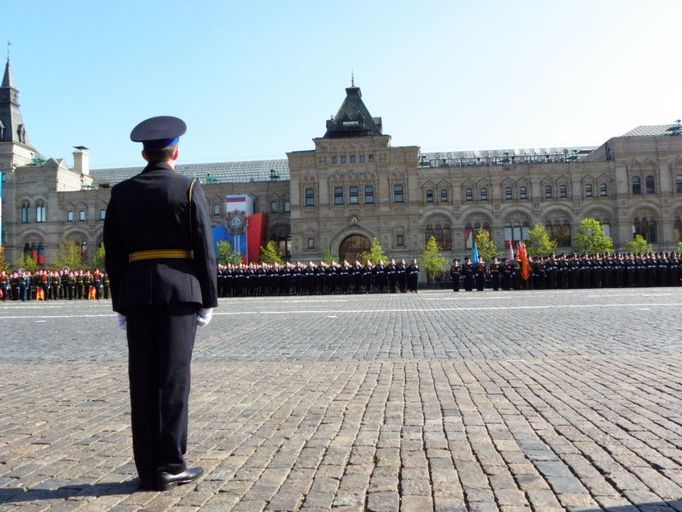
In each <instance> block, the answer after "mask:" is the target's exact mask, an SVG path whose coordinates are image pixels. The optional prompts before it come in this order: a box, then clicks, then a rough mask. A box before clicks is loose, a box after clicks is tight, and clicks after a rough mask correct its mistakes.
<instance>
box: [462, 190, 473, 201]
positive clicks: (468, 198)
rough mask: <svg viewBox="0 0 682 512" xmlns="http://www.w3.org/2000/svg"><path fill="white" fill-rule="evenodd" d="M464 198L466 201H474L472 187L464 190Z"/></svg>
mask: <svg viewBox="0 0 682 512" xmlns="http://www.w3.org/2000/svg"><path fill="white" fill-rule="evenodd" d="M464 200H465V201H473V200H474V191H473V190H472V189H470V188H467V189H465V190H464Z"/></svg>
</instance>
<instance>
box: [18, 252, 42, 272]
mask: <svg viewBox="0 0 682 512" xmlns="http://www.w3.org/2000/svg"><path fill="white" fill-rule="evenodd" d="M17 268H23V269H26V270H28V271H29V272H35V271H36V270H37V269H38V262H37V261H36V260H34V259H33V258H31V257H30V256H29V255H27V254H24V255H23V256H21V257H20V258H19V261H18V262H17Z"/></svg>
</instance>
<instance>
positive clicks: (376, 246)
mask: <svg viewBox="0 0 682 512" xmlns="http://www.w3.org/2000/svg"><path fill="white" fill-rule="evenodd" d="M360 261H361V262H362V263H367V262H368V261H371V262H372V263H373V264H375V265H376V264H377V263H379V262H380V261H383V262H384V263H386V262H387V261H388V256H386V253H385V252H384V249H383V247H381V243H380V242H379V240H378V239H377V238H372V244H371V245H370V248H369V251H365V252H363V253H362V254H361V255H360Z"/></svg>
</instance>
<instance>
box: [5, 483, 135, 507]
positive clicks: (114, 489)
mask: <svg viewBox="0 0 682 512" xmlns="http://www.w3.org/2000/svg"><path fill="white" fill-rule="evenodd" d="M139 487H140V482H139V480H137V479H134V480H128V481H126V482H101V483H97V484H86V483H73V484H67V485H62V486H60V487H57V488H52V489H51V488H44V487H40V486H36V487H33V488H31V489H24V488H19V487H16V488H6V487H5V488H0V503H26V502H29V501H42V500H65V499H74V500H77V499H78V498H88V497H100V496H114V495H117V494H120V495H125V494H132V493H134V492H135V491H137V490H138V489H139Z"/></svg>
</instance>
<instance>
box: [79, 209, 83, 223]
mask: <svg viewBox="0 0 682 512" xmlns="http://www.w3.org/2000/svg"><path fill="white" fill-rule="evenodd" d="M78 222H85V210H78Z"/></svg>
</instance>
